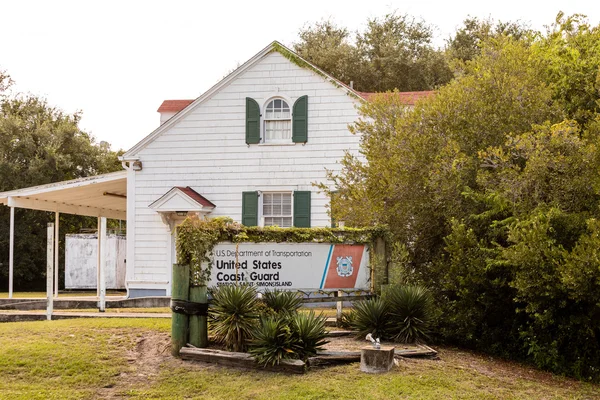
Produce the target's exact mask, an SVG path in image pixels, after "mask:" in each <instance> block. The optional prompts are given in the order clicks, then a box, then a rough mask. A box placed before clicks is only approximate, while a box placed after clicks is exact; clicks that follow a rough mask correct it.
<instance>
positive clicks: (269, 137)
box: [264, 99, 292, 143]
mask: <svg viewBox="0 0 600 400" xmlns="http://www.w3.org/2000/svg"><path fill="white" fill-rule="evenodd" d="M264 121H265V136H264V141H265V143H277V142H290V139H291V138H292V113H291V111H290V106H289V104H288V103H287V102H286V101H285V100H283V99H273V100H271V101H270V102H269V103H268V104H267V107H266V108H265V114H264Z"/></svg>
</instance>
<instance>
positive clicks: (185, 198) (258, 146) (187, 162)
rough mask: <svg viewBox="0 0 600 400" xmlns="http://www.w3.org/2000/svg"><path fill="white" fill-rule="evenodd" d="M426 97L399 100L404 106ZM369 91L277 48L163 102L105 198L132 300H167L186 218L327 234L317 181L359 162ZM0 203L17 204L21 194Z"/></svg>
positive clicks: (411, 95)
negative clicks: (115, 208) (121, 234)
mask: <svg viewBox="0 0 600 400" xmlns="http://www.w3.org/2000/svg"><path fill="white" fill-rule="evenodd" d="M429 93H430V92H413V93H405V94H402V96H404V98H405V100H406V103H407V105H410V104H413V103H414V101H415V100H416V99H418V98H420V97H422V96H424V95H427V94H429ZM369 95H370V94H368V93H360V92H356V91H354V90H353V89H351V88H350V87H349V86H347V85H345V84H343V83H342V82H339V81H337V80H336V79H334V78H333V77H331V76H329V75H327V74H326V73H325V72H323V71H321V70H320V69H319V68H317V67H316V66H314V65H312V64H310V63H308V62H306V61H305V60H303V59H302V58H300V57H299V56H298V55H296V54H295V53H293V52H292V51H291V50H289V49H287V48H285V47H284V46H282V45H281V44H279V43H278V42H273V43H271V44H270V45H269V46H267V47H266V48H264V49H263V50H261V51H260V52H259V53H258V54H256V55H255V56H254V57H252V58H251V59H250V60H248V61H247V62H246V63H244V64H243V65H241V66H240V67H239V68H237V69H236V70H235V71H233V72H232V73H231V74H229V75H228V76H226V77H225V78H224V79H223V80H221V81H220V82H219V83H218V84H216V85H215V86H213V87H212V88H211V89H209V90H208V91H207V92H206V93H204V94H203V95H201V96H200V97H198V98H197V99H195V100H167V101H165V102H164V103H163V105H162V106H161V107H160V108H159V112H160V113H161V118H160V122H161V124H160V126H159V127H158V128H157V129H156V130H155V131H153V132H152V133H150V134H149V135H148V136H146V137H145V138H144V139H142V140H141V141H140V142H139V143H138V144H136V145H135V146H133V147H132V148H131V149H130V150H129V151H127V152H126V153H125V154H124V155H123V156H122V161H123V166H124V168H125V169H126V171H127V172H126V180H123V181H119V182H122V184H123V185H125V184H126V188H123V190H121V191H120V192H119V191H118V190H115V189H113V190H112V192H109V195H114V196H118V195H121V196H122V197H123V199H122V201H123V204H122V206H121V207H125V209H126V215H127V216H126V218H127V268H126V269H127V273H126V283H127V288H128V295H129V296H130V297H139V296H148V295H170V290H171V289H170V277H171V266H172V264H173V263H174V261H175V235H174V232H175V229H174V228H175V227H176V225H177V224H178V223H180V222H181V221H183V219H184V218H185V216H186V215H187V214H188V213H197V214H199V215H207V216H208V217H215V216H229V217H231V218H233V219H234V220H235V221H237V222H241V223H243V224H245V225H279V226H282V227H290V226H298V227H317V226H329V225H330V223H331V222H330V217H329V216H328V213H327V207H326V206H327V204H328V201H329V199H328V197H327V196H326V195H325V194H324V193H322V192H319V191H318V190H317V188H316V187H315V186H314V183H317V182H325V183H327V182H326V170H333V171H338V170H340V168H341V166H340V164H339V161H340V159H341V158H342V157H343V155H344V152H350V153H353V154H356V155H358V154H359V141H360V137H358V136H356V135H353V134H351V133H350V132H349V130H348V125H349V124H351V123H353V122H355V121H356V119H357V117H358V111H357V106H359V105H360V103H361V101H364V100H365V98H367V97H368V96H369ZM115 179H117V178H116V177H115ZM119 179H122V178H121V176H119ZM125 182H126V183H125ZM65 188H66V186H65ZM31 189H35V188H30V189H29V190H30V191H29V192H27V193H28V195H29V196H30V197H31V193H33V192H31ZM96 189H97V190H99V191H98V193H102V194H103V195H104V196H106V193H107V192H106V191H104V192H102V190H101V188H100V186H97V187H96ZM122 192H125V193H122ZM124 194H126V200H125V196H124ZM3 195H4V197H3ZM11 196H12V198H13V200H12V203H11V201H8V200H7V199H8V198H9V197H11ZM40 196H41V195H40ZM99 196H100V197H102V195H99ZM23 197H24V196H23ZM3 198H4V199H5V200H4V203H5V204H7V205H9V206H10V205H11V204H13V206H18V205H17V200H15V199H18V198H19V193H18V191H13V192H7V193H4V194H0V202H2V201H3V200H2V199H3ZM111 200H113V201H114V200H115V198H112V197H111ZM23 201H24V200H23ZM40 201H42V202H43V201H45V200H44V199H42V198H40ZM36 204H37V205H38V206H39V204H40V203H36ZM44 204H46V203H44ZM56 207H58V206H56ZM94 207H98V210H100V209H101V208H102V207H101V205H95V206H94ZM29 208H33V207H29ZM42 209H43V208H42ZM48 210H50V211H53V210H55V209H54V208H49V209H48ZM90 210H91V208H90ZM94 210H95V209H94ZM119 210H120V212H122V211H123V210H122V208H121V209H119ZM56 211H57V212H58V211H61V210H59V209H58V208H56ZM64 212H70V211H69V210H66V211H64ZM90 212H92V211H90ZM92 214H93V213H92ZM95 215H98V216H101V215H104V214H102V212H101V211H97V214H95ZM107 215H108V214H107ZM119 215H120V214H119Z"/></svg>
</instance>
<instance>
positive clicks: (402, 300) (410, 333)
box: [383, 285, 433, 343]
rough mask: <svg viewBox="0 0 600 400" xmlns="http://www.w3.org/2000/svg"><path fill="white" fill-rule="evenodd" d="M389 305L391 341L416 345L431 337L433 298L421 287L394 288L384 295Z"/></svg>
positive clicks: (384, 299)
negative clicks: (415, 343)
mask: <svg viewBox="0 0 600 400" xmlns="http://www.w3.org/2000/svg"><path fill="white" fill-rule="evenodd" d="M383 301H384V302H385V303H386V304H387V305H388V311H389V319H390V324H391V325H390V327H389V335H390V338H391V339H394V340H395V341H400V342H402V343H414V342H418V341H421V340H422V339H426V338H428V337H429V329H430V327H431V322H432V320H433V298H432V296H431V293H430V292H429V291H428V290H427V289H425V288H423V287H421V286H410V285H407V286H392V287H390V288H388V289H387V290H386V291H385V292H384V294H383Z"/></svg>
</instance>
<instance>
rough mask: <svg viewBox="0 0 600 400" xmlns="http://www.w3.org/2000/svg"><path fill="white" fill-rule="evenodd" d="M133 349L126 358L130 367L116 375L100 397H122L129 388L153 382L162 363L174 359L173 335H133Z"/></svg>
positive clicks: (148, 333) (100, 392) (98, 396)
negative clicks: (172, 353)
mask: <svg viewBox="0 0 600 400" xmlns="http://www.w3.org/2000/svg"><path fill="white" fill-rule="evenodd" d="M130 340H131V342H130V343H131V344H133V346H128V347H129V348H131V350H129V351H127V354H126V358H127V362H128V363H129V369H128V370H127V371H125V372H122V373H121V374H119V375H118V376H116V377H115V379H114V381H113V382H109V383H107V384H106V386H105V387H103V388H102V389H100V390H99V391H98V393H97V398H99V399H120V398H123V396H122V394H123V393H124V392H126V391H127V390H129V389H133V388H136V389H139V388H140V387H144V386H146V385H149V384H150V383H151V382H153V381H154V380H155V378H156V376H158V374H159V372H160V367H161V365H162V364H163V363H164V362H166V361H169V360H171V359H172V357H171V337H170V335H169V334H167V333H159V332H145V333H144V336H143V337H131V338H130Z"/></svg>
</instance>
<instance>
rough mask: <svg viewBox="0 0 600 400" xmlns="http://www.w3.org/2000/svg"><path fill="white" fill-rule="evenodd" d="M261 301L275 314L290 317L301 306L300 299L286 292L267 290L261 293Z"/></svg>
mask: <svg viewBox="0 0 600 400" xmlns="http://www.w3.org/2000/svg"><path fill="white" fill-rule="evenodd" d="M263 301H264V303H265V304H266V305H267V307H269V308H270V309H271V310H273V311H274V312H275V313H276V314H279V315H283V314H287V315H292V314H294V313H295V312H297V311H298V309H299V308H300V306H302V297H300V296H299V295H298V294H297V293H296V292H290V291H287V290H279V289H275V290H272V291H270V290H268V291H266V292H264V293H263Z"/></svg>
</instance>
